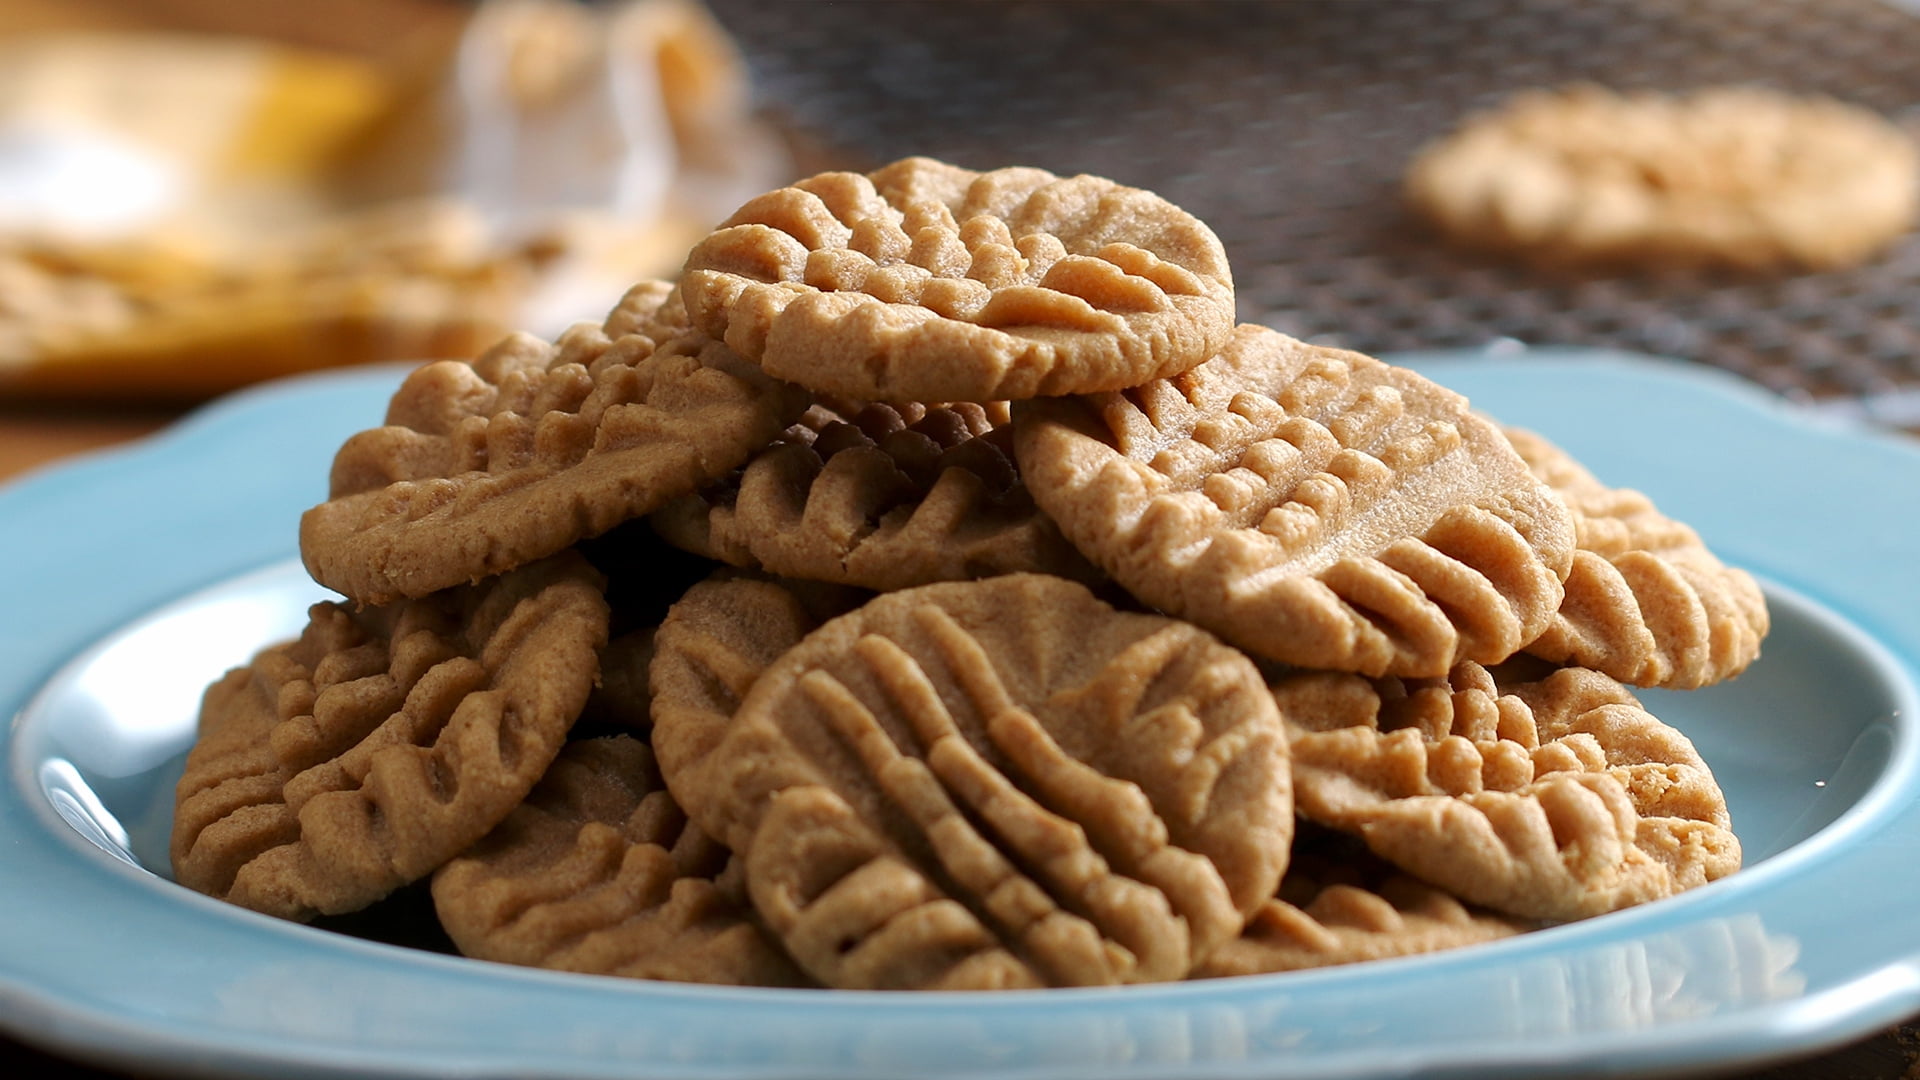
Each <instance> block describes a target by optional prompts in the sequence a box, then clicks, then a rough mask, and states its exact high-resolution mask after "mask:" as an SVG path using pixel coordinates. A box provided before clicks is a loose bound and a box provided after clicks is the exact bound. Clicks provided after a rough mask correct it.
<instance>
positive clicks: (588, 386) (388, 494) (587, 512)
mask: <svg viewBox="0 0 1920 1080" xmlns="http://www.w3.org/2000/svg"><path fill="white" fill-rule="evenodd" d="M671 299H672V294H671V293H668V292H665V291H663V290H661V289H659V288H658V287H657V286H653V287H650V288H649V287H645V286H643V287H639V288H636V290H635V291H634V292H632V293H630V294H629V296H628V299H627V300H626V301H623V302H622V305H621V306H620V307H619V308H616V309H615V311H614V313H613V315H612V317H611V318H610V319H609V321H608V325H609V326H611V327H612V328H613V330H614V331H626V332H624V333H622V334H621V336H619V337H617V338H616V337H613V336H611V334H610V333H609V332H608V330H607V329H606V328H604V327H597V326H593V325H591V324H586V323H582V324H579V325H576V326H574V327H573V328H572V329H570V330H568V331H567V332H566V333H565V334H563V335H562V336H561V337H560V339H559V340H558V341H557V342H556V343H554V344H552V345H549V344H547V343H545V342H542V341H540V340H538V339H536V338H533V337H531V336H529V335H526V334H515V335H513V336H510V337H508V338H507V339H506V340H504V341H502V342H501V343H500V344H498V345H496V346H494V347H493V348H492V349H490V350H488V351H487V352H486V353H484V354H483V355H481V356H480V357H479V358H478V359H475V360H473V361H471V362H463V361H441V362H439V363H434V364H428V365H426V366H425V367H422V368H420V369H418V370H416V371H414V372H413V373H412V374H411V375H409V376H408V377H407V379H406V381H405V382H404V383H403V384H402V385H401V387H400V389H399V390H398V391H396V392H395V394H394V396H393V400H392V402H391V403H390V404H389V406H388V409H387V418H386V419H387V422H386V424H385V426H382V427H379V428H374V429H372V430H369V431H363V432H361V433H359V434H357V435H355V436H353V437H352V438H350V439H348V440H347V442H346V443H345V444H344V445H343V446H341V448H340V450H339V452H338V454H336V455H335V458H334V463H333V471H332V477H331V483H330V497H329V498H328V500H327V501H326V502H324V503H321V504H320V505H319V506H316V507H314V508H313V509H311V510H308V511H307V512H306V514H305V515H303V516H302V517H301V519H300V553H301V556H302V558H303V560H304V561H305V563H306V566H307V570H308V572H309V573H311V574H312V575H313V577H314V580H316V581H318V582H320V583H321V584H323V585H325V586H327V587H328V588H331V589H335V590H337V591H339V592H341V593H344V594H345V595H346V596H348V597H350V598H352V599H354V600H358V601H360V602H362V603H386V602H388V601H390V600H392V599H394V598H396V597H401V596H416V597H417V596H425V595H427V594H428V593H431V592H434V591H436V590H439V589H444V588H448V587H450V586H453V585H458V584H462V583H465V582H469V581H477V580H479V579H481V578H483V577H486V576H487V575H489V574H497V573H501V572H503V571H505V570H509V569H512V568H513V567H515V566H519V565H521V564H523V563H526V562H531V561H533V560H534V559H538V558H543V557H545V556H547V555H551V554H553V553H554V552H557V551H561V550H564V549H566V548H567V547H570V546H572V545H573V544H575V543H577V542H578V541H580V540H583V539H586V538H588V537H592V536H596V535H598V534H600V533H603V532H606V531H607V530H609V529H611V528H613V527H614V526H616V525H619V524H620V523H621V522H624V521H627V520H629V519H632V518H636V517H639V516H641V515H643V514H646V513H648V512H649V511H652V510H654V509H656V508H658V507H659V506H661V505H662V504H664V503H665V502H667V501H668V500H669V499H672V498H674V497H676V496H679V495H683V494H686V493H687V492H690V491H693V490H695V489H696V488H698V487H699V486H701V485H702V484H705V483H707V482H709V481H711V480H715V479H717V478H719V477H721V476H724V475H725V474H726V473H727V472H728V471H729V470H731V469H733V468H735V467H737V466H738V465H739V464H740V463H741V462H743V461H745V460H746V458H747V455H748V454H750V453H752V452H753V451H754V450H756V449H758V448H759V447H761V446H763V445H765V444H766V443H768V442H770V441H771V440H772V439H773V438H774V437H775V436H777V435H778V434H779V433H780V432H781V431H782V430H783V429H784V428H786V427H787V425H789V424H791V423H792V422H793V421H794V420H795V419H796V418H797V417H798V416H799V415H800V414H801V412H802V411H804V410H805V408H806V407H807V398H806V395H805V393H804V392H803V391H801V390H799V389H798V388H797V387H793V386H789V385H786V384H782V383H779V382H776V381H775V380H772V379H769V378H767V377H766V376H765V375H764V374H762V373H761V372H760V371H759V369H758V368H756V367H755V366H754V365H753V364H751V363H749V362H748V361H746V360H743V359H741V358H740V357H739V356H737V355H735V354H734V353H733V351H732V350H730V349H728V348H727V347H726V346H724V345H721V344H720V343H719V342H716V341H713V340H711V339H708V338H706V337H704V336H702V335H700V334H698V333H694V332H691V331H687V332H680V333H677V334H675V335H674V336H667V337H664V338H662V339H658V340H656V339H655V338H654V337H652V336H649V335H650V334H651V333H654V332H658V333H662V334H669V333H672V332H673V330H674V324H675V323H676V322H678V321H679V320H678V317H677V315H676V314H675V313H674V312H673V311H672V310H671V307H670V303H671ZM655 303H658V304H661V305H668V306H667V307H666V308H664V309H663V308H658V307H653V306H652V305H654V304H655Z"/></svg>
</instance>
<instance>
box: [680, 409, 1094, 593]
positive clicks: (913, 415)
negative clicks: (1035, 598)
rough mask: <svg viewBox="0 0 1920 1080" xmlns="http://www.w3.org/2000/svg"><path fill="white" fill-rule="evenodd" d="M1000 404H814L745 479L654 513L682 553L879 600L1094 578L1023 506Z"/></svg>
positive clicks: (1054, 531)
mask: <svg viewBox="0 0 1920 1080" xmlns="http://www.w3.org/2000/svg"><path fill="white" fill-rule="evenodd" d="M1012 434H1013V433H1012V431H1011V430H1010V429H1009V427H1008V426H1007V416H1006V410H1005V406H1004V405H1002V406H999V407H997V408H994V409H989V408H985V407H982V406H979V405H973V404H958V405H933V406H928V405H899V406H893V405H881V404H875V405H867V406H865V407H861V408H857V409H856V408H848V409H846V411H845V412H844V413H843V412H837V411H834V410H830V409H827V408H825V407H824V406H820V405H816V406H815V407H814V408H812V409H810V410H808V412H807V415H806V416H804V417H802V419H801V422H800V423H798V424H796V425H794V426H793V427H792V428H790V429H788V431H787V433H786V435H784V436H783V437H782V438H781V439H780V440H779V441H778V442H775V443H774V444H773V445H772V446H770V447H768V448H766V449H765V450H762V451H760V452H758V453H757V454H755V455H754V456H753V457H752V458H751V459H750V460H749V461H748V462H747V465H746V467H745V468H744V469H742V470H741V471H740V472H739V473H738V474H736V475H735V476H733V477H730V478H729V479H728V480H727V481H724V482H722V483H721V484H718V485H715V486H713V487H709V488H708V489H706V490H705V491H703V492H701V493H700V494H698V495H688V496H683V497H681V498H679V499H676V500H674V501H673V502H671V503H668V504H667V505H666V506H665V507H664V508H662V509H661V510H659V511H657V512H655V513H654V515H653V516H652V518H651V520H652V522H653V526H654V528H655V529H656V530H658V531H659V533H660V534H661V535H662V536H664V537H666V538H667V539H668V540H670V541H672V542H673V543H675V544H677V545H679V546H681V547H683V548H686V549H687V550H689V551H694V552H698V553H700V554H702V555H706V556H709V557H711V558H716V559H720V560H723V561H725V562H728V563H732V564H733V565H735V566H747V567H758V568H760V569H763V570H766V571H768V572H769V573H774V574H780V575H784V576H787V577H795V578H806V579H809V580H815V581H831V582H838V583H840V584H845V585H856V586H860V587H862V588H868V589H878V590H888V589H906V588H912V587H913V586H915V585H928V584H931V583H933V582H936V581H955V580H965V579H967V578H975V577H988V576H991V575H993V574H1006V573H1014V572H1018V571H1034V572H1040V573H1052V574H1058V575H1061V576H1063V577H1074V578H1080V579H1083V580H1086V579H1092V578H1095V577H1097V576H1098V571H1096V570H1094V569H1093V567H1092V566H1090V565H1089V564H1088V563H1087V561H1086V560H1085V559H1084V558H1082V557H1081V555H1080V553H1079V552H1078V551H1076V550H1074V547H1073V545H1071V544H1069V543H1067V541H1066V539H1065V538H1064V537H1062V536H1061V535H1060V530H1059V529H1058V528H1056V527H1055V526H1054V524H1053V522H1052V521H1051V520H1050V519H1049V518H1048V517H1047V516H1046V515H1045V514H1042V513H1041V512H1040V511H1039V509H1038V508H1037V507H1035V506H1034V505H1033V498H1032V496H1030V495H1028V494H1027V491H1026V487H1025V485H1023V484H1021V483H1020V476H1019V471H1018V470H1017V469H1016V468H1015V467H1014V464H1013V446H1012Z"/></svg>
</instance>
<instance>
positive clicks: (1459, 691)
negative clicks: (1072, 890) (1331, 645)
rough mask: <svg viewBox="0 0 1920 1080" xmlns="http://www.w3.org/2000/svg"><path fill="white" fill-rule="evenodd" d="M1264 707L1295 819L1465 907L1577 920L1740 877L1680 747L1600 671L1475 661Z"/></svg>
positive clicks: (1283, 698) (1291, 692) (1711, 788)
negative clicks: (1521, 678) (1517, 668)
mask: <svg viewBox="0 0 1920 1080" xmlns="http://www.w3.org/2000/svg"><path fill="white" fill-rule="evenodd" d="M1274 695H1275V698H1276V700H1277V701H1278V703H1279V706H1280V712H1281V715H1282V716H1283V717H1284V718H1285V720H1286V724H1287V728H1288V732H1289V736H1290V740H1291V745H1290V749H1291V752H1292V761H1293V778H1294V788H1295V799H1296V805H1297V807H1298V808H1299V812H1300V814H1301V816H1302V817H1304V818H1307V819H1310V820H1313V821H1316V822H1319V823H1320V824H1323V825H1326V826H1328V827H1331V828H1334V829H1338V830H1340V831H1343V832H1348V833H1351V834H1354V835H1357V836H1359V837H1361V838H1362V839H1364V840H1365V841H1366V844H1367V846H1368V847H1369V848H1370V849H1372V850H1373V851H1374V852H1375V853H1376V854H1378V855H1380V856H1381V857H1382V858H1384V859H1386V860H1387V861H1389V862H1391V863H1393V864H1394V865H1396V866H1399V867H1400V868H1402V869H1403V870H1405V871H1407V872H1408V873H1410V874H1412V875H1414V876H1415V877H1418V878H1420V879H1421V880H1424V881H1427V882H1429V883H1431V884H1433V885H1435V886H1438V887H1440V888H1443V889H1446V890H1448V891H1449V892H1451V893H1453V894H1454V895H1456V896H1458V897H1459V898H1460V899H1462V900H1465V901H1467V902H1470V903H1475V904H1479V905H1482V906H1485V907H1487V908H1490V909H1493V910H1495V911H1500V912H1505V913H1508V914H1512V915H1517V916H1521V917H1524V918H1533V919H1547V920H1565V919H1579V918H1585V917H1588V916H1592V915H1598V914H1603V913H1605V912H1608V911H1614V910H1617V909H1619V908H1623V907H1628V906H1631V905H1634V904H1640V903H1645V902H1647V901H1649V900H1657V899H1660V898H1662V897H1666V896H1670V895H1673V894H1674V893H1677V892H1680V891H1683V890H1685V889H1690V888H1694V887H1697V886H1699V885H1703V884H1706V883H1707V882H1710V881H1714V880H1716V879H1718V878H1721V877H1724V876H1726V875H1727V874H1730V873H1732V872H1734V871H1735V870H1737V869H1738V868H1739V866H1740V842H1739V839H1738V838H1737V837H1736V836H1735V835H1734V833H1733V831H1732V828H1731V826H1730V823H1729V821H1728V816H1727V807H1726V799H1725V797H1724V796H1723V795H1722V794H1721V792H1720V788H1719V786H1718V784H1717V783H1715V781H1714V779H1713V774H1712V773H1711V772H1710V771H1709V770H1708V768H1707V766H1706V764H1705V762H1703V761H1702V760H1701V759H1700V756H1699V754H1698V753H1697V752H1696V751H1695V750H1694V748H1693V745H1692V743H1690V742H1689V741H1688V740H1687V738H1686V736H1684V735H1682V734H1681V733H1680V732H1678V731H1676V730H1674V729H1673V728H1671V727H1669V726H1667V725H1666V724H1664V723H1661V722H1660V721H1659V720H1658V719H1657V718H1656V717H1654V716H1653V715H1652V714H1650V713H1648V712H1647V711H1646V709H1645V708H1643V707H1642V706H1641V705H1640V703H1639V702H1638V700H1637V699H1635V698H1634V697H1633V695H1632V694H1631V693H1630V692H1629V691H1628V690H1627V689H1626V688H1625V687H1624V686H1622V685H1620V684H1619V683H1618V682H1616V681H1614V680H1612V679H1610V678H1608V677H1607V676H1605V675H1602V674H1600V673H1599V672H1595V671H1588V670H1585V669H1581V668H1562V669H1559V670H1557V671H1555V672H1554V673H1553V674H1551V675H1548V676H1547V677H1545V678H1543V679H1537V680H1532V681H1525V682H1517V683H1513V684H1511V685H1504V686H1503V685H1501V684H1499V683H1498V682H1496V680H1495V678H1494V677H1493V675H1491V674H1490V673H1489V672H1488V671H1487V670H1486V669H1485V668H1484V667H1481V666H1480V665H1478V664H1472V663H1464V664H1461V665H1460V666H1458V667H1457V668H1455V669H1454V671H1453V672H1452V673H1451V674H1450V675H1449V676H1448V677H1447V678H1446V679H1430V680H1407V681H1402V680H1395V679H1383V680H1373V681H1370V680H1366V679H1363V678H1360V677H1358V676H1353V675H1343V674H1332V673H1320V672H1309V673H1294V674H1290V675H1286V676H1283V677H1282V678H1280V679H1279V680H1277V681H1276V682H1275V683H1274Z"/></svg>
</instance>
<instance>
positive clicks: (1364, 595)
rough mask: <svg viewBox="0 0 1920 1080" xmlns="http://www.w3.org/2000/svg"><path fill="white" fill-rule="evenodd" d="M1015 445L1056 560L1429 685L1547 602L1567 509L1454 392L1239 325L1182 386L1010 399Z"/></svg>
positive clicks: (1240, 636)
mask: <svg viewBox="0 0 1920 1080" xmlns="http://www.w3.org/2000/svg"><path fill="white" fill-rule="evenodd" d="M1014 431H1015V439H1016V448H1017V451H1018V458H1019V462H1020V470H1021V474H1022V476H1023V477H1024V478H1025V480H1026V482H1027V487H1028V489H1029V490H1030V491H1032V492H1033V498H1034V501H1035V502H1037V503H1038V504H1039V505H1040V508H1041V509H1042V510H1044V511H1045V512H1046V513H1047V514H1048V515H1049V516H1051V517H1052V518H1053V519H1054V521H1055V522H1057V523H1058V524H1059V526H1060V531H1061V532H1063V533H1065V534H1066V536H1067V538H1068V539H1070V540H1072V541H1073V543H1074V545H1075V546H1077V547H1078V548H1079V549H1080V550H1081V551H1082V552H1083V553H1085V554H1086V555H1087V556H1088V557H1089V558H1091V559H1092V560H1093V561H1094V562H1095V563H1096V564H1097V565H1099V566H1100V568H1101V569H1103V570H1105V571H1106V572H1107V573H1109V574H1111V575H1112V576H1113V579H1114V580H1115V581H1117V582H1119V583H1120V584H1121V585H1124V586H1126V588H1127V589H1128V590H1130V591H1131V592H1132V593H1133V594H1134V595H1135V596H1137V597H1139V598H1140V599H1141V600H1143V601H1145V602H1146V603H1148V604H1151V605H1153V606H1154V607H1156V608H1159V609H1160V610H1162V611H1165V612H1167V613H1169V614H1172V615H1176V616H1179V617H1180V618H1184V619H1189V620H1192V621H1193V622H1195V623H1197V624H1199V625H1200V626H1203V627H1205V628H1207V629H1209V630H1211V631H1213V632H1214V633H1217V634H1219V635H1220V636H1221V637H1223V638H1225V639H1227V640H1228V641H1230V642H1233V643H1234V644H1236V645H1238V646H1240V647H1241V648H1243V649H1246V650H1247V651H1248V652H1251V653H1254V654H1256V655H1259V656H1264V657H1267V658H1270V659H1274V660H1279V661H1282V662H1284V663H1290V664H1299V665H1302V666H1306V667H1316V668H1329V669H1337V670H1344V671H1358V672H1363V673H1366V674H1371V675H1379V674H1399V675H1441V674H1445V672H1446V671H1447V669H1448V668H1450V667H1451V666H1452V665H1453V664H1454V663H1455V662H1457V661H1459V660H1462V659H1470V660H1480V661H1484V662H1489V663H1492V662H1497V661H1500V660H1503V659H1505V658H1506V657H1508V656H1510V655H1512V654H1513V653H1514V652H1515V651H1517V650H1518V649H1520V648H1521V647H1522V646H1523V645H1525V644H1526V643H1527V642H1529V641H1532V640H1533V639H1534V638H1536V637H1538V636H1539V635H1540V633H1541V632H1542V631H1543V630H1545V629H1546V627H1547V625H1548V623H1549V621H1550V620H1551V619H1552V617H1553V613H1554V612H1555V611H1556V610H1557V609H1558V608H1559V606H1560V599H1561V585H1560V582H1561V579H1563V578H1564V577H1565V576H1566V574H1567V570H1568V567H1569V565H1570V564H1571V561H1572V556H1573V525H1572V521H1571V520H1570V518H1569V516H1568V513H1567V509H1566V507H1565V506H1564V505H1562V504H1561V502H1560V500H1559V499H1558V498H1557V497H1555V496H1554V494H1553V493H1552V492H1551V491H1549V490H1548V489H1547V488H1546V487H1545V485H1543V484H1541V483H1540V482H1539V481H1537V480H1535V479H1534V478H1533V476H1532V475H1531V474H1529V473H1528V472H1527V466H1526V463H1525V462H1523V461H1521V460H1520V458H1519V456H1518V455H1517V454H1515V453H1514V451H1513V448H1512V447H1510V446H1508V445H1507V441H1506V439H1505V438H1504V437H1503V436H1502V435H1501V434H1500V431H1499V429H1498V428H1496V427H1494V426H1493V425H1492V424H1491V423H1488V422H1487V421H1486V420H1484V419H1482V418H1480V417H1478V416H1474V415H1472V414H1471V413H1470V411H1469V410H1468V408H1467V402H1466V399H1464V398H1462V397H1461V396H1460V395H1458V394H1455V393H1453V392H1452V391H1449V390H1446V389H1443V388H1442V387H1439V386H1436V385H1435V384H1433V383H1431V382H1429V381H1427V380H1426V379H1423V378H1421V377H1420V376H1419V375H1416V374H1414V373H1413V372H1411V371H1408V370H1405V369H1403V368H1397V367H1392V366H1389V365H1387V364H1383V363H1381V362H1380V361H1378V360H1374V359H1372V358H1370V357H1366V356H1361V355H1360V354H1358V353H1351V352H1343V351H1340V350H1335V349H1325V348H1319V347H1316V346H1312V345H1307V344H1304V343H1302V342H1299V341H1295V340H1294V339H1292V338H1289V337H1287V336H1285V335H1283V334H1280V333H1276V332H1275V331H1272V330H1268V329H1266V328H1264V327H1258V326H1242V327H1240V328H1239V329H1238V330H1236V331H1235V333H1234V338H1233V342H1232V344H1231V345H1229V346H1228V347H1227V348H1226V349H1225V350H1224V351H1223V352H1221V354H1220V355H1219V356H1217V357H1215V358H1214V359H1212V360H1210V361H1208V362H1207V363H1206V364H1203V365H1202V366H1200V367H1198V368H1195V369H1194V370H1193V371H1190V372H1187V373H1186V374H1184V375H1179V376H1175V377H1174V378H1171V379H1160V380H1156V381H1154V382H1151V383H1148V384H1146V385H1144V386H1140V387H1137V388H1134V389H1131V390H1127V391H1124V392H1121V393H1113V394H1091V395H1086V396H1083V397H1078V398H1063V399H1054V400H1045V401H1034V402H1021V403H1020V404H1019V406H1018V407H1017V408H1016V424H1015V429H1014Z"/></svg>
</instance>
